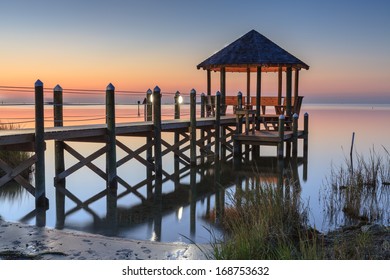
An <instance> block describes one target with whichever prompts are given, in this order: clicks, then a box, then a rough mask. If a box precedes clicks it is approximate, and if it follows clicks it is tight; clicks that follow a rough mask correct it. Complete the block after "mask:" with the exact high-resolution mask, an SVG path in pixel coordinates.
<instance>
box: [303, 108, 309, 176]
mask: <svg viewBox="0 0 390 280" xmlns="http://www.w3.org/2000/svg"><path fill="white" fill-rule="evenodd" d="M303 124H304V125H303V134H304V137H303V158H304V164H303V179H304V180H305V181H306V180H307V166H308V154H309V114H308V113H305V115H304V119H303Z"/></svg>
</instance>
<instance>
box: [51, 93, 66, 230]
mask: <svg viewBox="0 0 390 280" xmlns="http://www.w3.org/2000/svg"><path fill="white" fill-rule="evenodd" d="M62 96H63V95H62V88H61V86H60V85H57V86H56V87H55V88H54V89H53V103H54V105H53V106H54V108H53V111H54V126H55V127H62V126H63V123H64V121H63V97H62ZM54 169H55V176H56V177H55V178H54V186H55V187H56V209H57V211H56V215H57V223H56V227H58V228H60V229H61V228H63V225H64V224H63V223H64V221H65V195H64V194H63V192H62V191H61V190H60V189H64V188H65V186H66V182H65V180H66V179H65V178H62V179H57V176H58V175H59V174H61V173H62V172H64V171H65V157H64V142H63V141H57V140H56V141H54Z"/></svg>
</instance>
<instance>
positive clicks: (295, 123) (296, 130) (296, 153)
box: [292, 113, 298, 158]
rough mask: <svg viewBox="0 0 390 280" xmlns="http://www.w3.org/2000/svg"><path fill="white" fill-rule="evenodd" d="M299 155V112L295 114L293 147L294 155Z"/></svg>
mask: <svg viewBox="0 0 390 280" xmlns="http://www.w3.org/2000/svg"><path fill="white" fill-rule="evenodd" d="M297 155H298V114H297V113H294V115H293V149H292V156H293V158H296V157H297Z"/></svg>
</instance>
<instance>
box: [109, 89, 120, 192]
mask: <svg viewBox="0 0 390 280" xmlns="http://www.w3.org/2000/svg"><path fill="white" fill-rule="evenodd" d="M106 125H107V137H106V147H107V152H106V170H107V187H108V188H110V189H117V187H118V182H117V172H116V171H117V170H116V126H115V87H114V86H113V85H112V84H111V83H110V84H109V85H108V86H107V88H106Z"/></svg>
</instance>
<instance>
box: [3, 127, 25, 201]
mask: <svg viewBox="0 0 390 280" xmlns="http://www.w3.org/2000/svg"><path fill="white" fill-rule="evenodd" d="M19 128H20V127H19V126H17V125H12V124H11V125H6V124H1V123H0V130H10V129H19ZM30 156H31V155H30V153H28V152H20V151H8V150H0V159H1V160H3V161H4V162H5V163H7V164H8V165H9V166H11V167H16V166H18V165H19V164H20V163H21V162H23V161H25V160H26V159H28V158H29V157H30ZM31 173H32V170H31V169H29V170H25V171H24V172H22V173H21V175H22V176H23V177H24V178H27V179H30V175H31ZM4 174H5V172H4V171H3V170H1V169H0V177H1V176H3V175H4ZM23 193H24V188H22V187H21V186H20V185H19V184H18V183H16V182H15V181H10V182H8V183H7V184H5V185H4V186H1V187H0V198H5V199H10V200H16V199H18V198H20V197H21V196H22V195H23Z"/></svg>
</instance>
